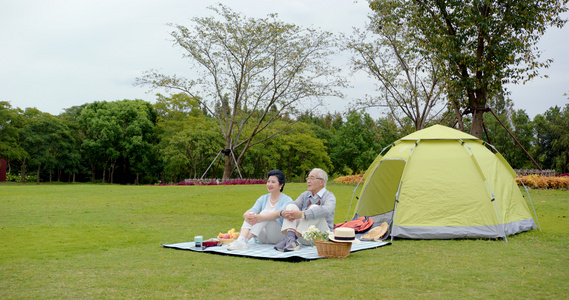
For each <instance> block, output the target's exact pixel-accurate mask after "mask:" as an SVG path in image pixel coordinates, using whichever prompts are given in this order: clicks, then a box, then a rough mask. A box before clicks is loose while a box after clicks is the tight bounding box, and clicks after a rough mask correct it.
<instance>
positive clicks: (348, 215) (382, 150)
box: [346, 143, 395, 222]
mask: <svg viewBox="0 0 569 300" xmlns="http://www.w3.org/2000/svg"><path fill="white" fill-rule="evenodd" d="M393 146H395V144H394V143H391V144H389V145H387V146H385V147H383V149H381V152H379V154H378V155H377V156H380V155H382V154H383V152H385V150H386V149H387V148H391V147H393ZM380 165H381V163H380ZM377 167H379V165H377ZM376 170H377V168H376ZM374 172H375V171H374ZM364 175H365V173H364ZM362 180H364V176H362V178H361V179H360V181H359V182H358V184H357V185H356V187H355V188H354V191H353V192H352V199H350V206H348V214H347V215H346V222H347V221H348V218H349V217H350V209H352V201H354V194H355V193H356V190H357V189H358V186H360V183H361V182H362ZM362 193H363V191H362ZM356 198H357V197H356ZM358 200H360V199H358ZM356 209H357V207H356Z"/></svg>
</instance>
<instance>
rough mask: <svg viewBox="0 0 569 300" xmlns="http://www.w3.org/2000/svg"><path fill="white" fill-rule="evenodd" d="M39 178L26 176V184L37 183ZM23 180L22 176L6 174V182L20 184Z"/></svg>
mask: <svg viewBox="0 0 569 300" xmlns="http://www.w3.org/2000/svg"><path fill="white" fill-rule="evenodd" d="M37 178H38V177H37V175H26V178H25V179H26V182H36V181H37ZM21 179H22V178H21V176H20V174H12V173H6V181H12V182H20V180H21Z"/></svg>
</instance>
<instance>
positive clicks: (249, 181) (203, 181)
mask: <svg viewBox="0 0 569 300" xmlns="http://www.w3.org/2000/svg"><path fill="white" fill-rule="evenodd" d="M265 183H267V181H266V180H262V179H240V178H235V179H227V180H219V179H216V180H211V179H199V180H186V181H182V182H178V183H159V184H155V185H159V186H165V185H242V184H265Z"/></svg>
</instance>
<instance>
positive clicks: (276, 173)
mask: <svg viewBox="0 0 569 300" xmlns="http://www.w3.org/2000/svg"><path fill="white" fill-rule="evenodd" d="M271 176H275V177H277V179H278V180H279V184H282V185H283V186H282V187H281V192H282V191H283V189H284V186H285V181H286V179H285V175H284V173H283V172H282V171H281V170H277V169H274V170H270V171H269V173H267V179H269V177H271Z"/></svg>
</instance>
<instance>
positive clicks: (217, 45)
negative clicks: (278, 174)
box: [137, 4, 344, 178]
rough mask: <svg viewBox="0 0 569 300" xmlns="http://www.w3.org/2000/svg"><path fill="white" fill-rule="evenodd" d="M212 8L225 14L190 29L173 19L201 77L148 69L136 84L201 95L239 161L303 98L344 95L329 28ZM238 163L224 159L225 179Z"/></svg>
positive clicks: (180, 43)
mask: <svg viewBox="0 0 569 300" xmlns="http://www.w3.org/2000/svg"><path fill="white" fill-rule="evenodd" d="M210 8H211V9H212V10H213V11H214V12H216V13H217V14H218V15H219V17H220V18H221V20H218V19H216V18H214V17H198V18H194V19H192V21H193V23H194V26H193V27H192V28H187V27H185V26H182V25H174V26H173V27H174V28H175V30H174V31H173V32H172V37H174V41H175V45H177V46H180V47H182V48H183V50H185V51H186V55H185V57H188V58H190V59H191V60H192V61H193V62H194V63H195V66H196V68H193V69H192V72H195V71H196V70H197V71H198V72H199V75H200V78H199V79H185V78H181V77H178V76H176V75H173V76H168V75H163V74H159V73H158V72H156V71H148V72H146V73H145V75H144V76H143V77H141V78H138V80H137V83H138V84H139V85H151V86H152V87H154V88H166V89H175V90H179V91H182V92H185V93H187V94H188V95H190V96H191V97H192V98H193V99H195V100H196V101H198V102H199V104H200V106H202V108H203V109H204V110H205V111H207V113H208V114H209V115H210V116H212V117H214V118H215V119H217V121H218V122H219V125H220V129H221V132H222V134H223V137H224V142H225V149H233V150H234V152H235V150H236V149H238V148H239V151H238V152H237V153H236V155H237V158H236V161H237V164H240V163H241V162H242V161H243V159H244V155H245V153H246V152H247V151H248V150H249V148H250V147H252V146H254V145H255V144H258V143H261V142H262V141H263V140H256V141H254V140H253V139H254V138H255V136H256V135H258V134H260V133H261V132H263V131H264V130H265V129H266V128H267V126H269V125H270V124H271V123H272V122H274V121H275V120H283V119H286V115H287V114H289V113H291V114H293V113H295V109H296V105H298V104H299V103H300V102H301V101H303V100H305V99H309V98H314V97H323V96H331V95H338V93H337V92H336V91H334V88H335V87H336V86H341V85H343V81H344V80H343V79H342V78H341V77H339V76H337V75H336V74H337V72H335V69H334V68H332V67H330V66H329V65H328V64H327V59H328V56H329V55H331V54H332V51H331V49H332V48H331V47H332V46H333V44H332V36H331V34H330V33H326V32H319V31H317V30H314V29H303V28H301V27H299V26H296V25H292V24H286V23H283V22H281V21H278V20H277V18H276V17H277V16H276V15H269V18H265V19H247V18H246V17H245V16H243V15H242V14H239V13H235V12H233V11H232V10H231V9H229V8H228V7H226V6H224V5H222V4H219V6H218V7H210ZM200 92H201V93H202V94H203V96H200ZM283 116H284V117H285V118H283ZM291 123H294V121H293V120H291V119H288V122H285V123H283V124H284V126H283V127H280V128H279V130H278V131H277V135H280V134H283V133H286V132H287V131H288V130H289V127H290V125H291ZM275 136H276V135H270V136H267V138H273V137H275ZM233 161H234V160H233V159H232V158H230V157H225V166H224V174H223V178H229V177H230V176H231V174H232V173H233V171H234V169H235V168H236V166H235V165H234V163H233Z"/></svg>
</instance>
